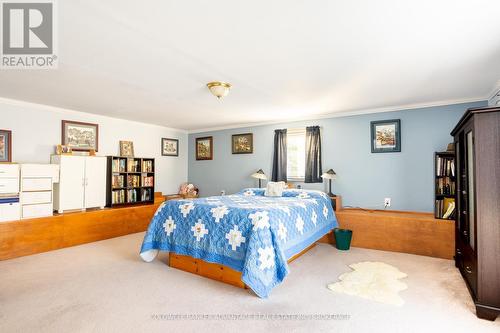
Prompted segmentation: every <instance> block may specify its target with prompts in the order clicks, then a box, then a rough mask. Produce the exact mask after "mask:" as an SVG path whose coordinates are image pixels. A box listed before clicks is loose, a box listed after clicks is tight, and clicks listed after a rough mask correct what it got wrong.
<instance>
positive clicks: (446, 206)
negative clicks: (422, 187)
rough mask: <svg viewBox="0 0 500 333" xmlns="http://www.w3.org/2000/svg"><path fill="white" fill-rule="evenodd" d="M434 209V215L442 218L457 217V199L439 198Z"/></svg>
mask: <svg viewBox="0 0 500 333" xmlns="http://www.w3.org/2000/svg"><path fill="white" fill-rule="evenodd" d="M434 209H435V211H434V216H436V217H438V218H440V219H453V218H454V217H455V199H454V198H443V199H437V200H436V205H435V208H434Z"/></svg>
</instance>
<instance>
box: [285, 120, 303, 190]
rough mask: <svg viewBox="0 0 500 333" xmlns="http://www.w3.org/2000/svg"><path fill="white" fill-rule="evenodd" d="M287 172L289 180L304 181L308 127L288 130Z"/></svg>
mask: <svg viewBox="0 0 500 333" xmlns="http://www.w3.org/2000/svg"><path fill="white" fill-rule="evenodd" d="M286 154H287V161H286V173H287V178H288V179H289V180H292V181H293V180H295V181H303V180H304V176H305V169H306V129H305V128H296V129H288V130H287V151H286Z"/></svg>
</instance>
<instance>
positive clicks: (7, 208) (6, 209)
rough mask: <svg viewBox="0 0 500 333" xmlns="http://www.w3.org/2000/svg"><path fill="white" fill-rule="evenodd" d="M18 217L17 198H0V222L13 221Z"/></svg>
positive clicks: (19, 216) (19, 212)
mask: <svg viewBox="0 0 500 333" xmlns="http://www.w3.org/2000/svg"><path fill="white" fill-rule="evenodd" d="M20 218H21V211H20V208H19V199H17V198H16V199H14V198H12V199H0V222H6V221H14V220H19V219H20Z"/></svg>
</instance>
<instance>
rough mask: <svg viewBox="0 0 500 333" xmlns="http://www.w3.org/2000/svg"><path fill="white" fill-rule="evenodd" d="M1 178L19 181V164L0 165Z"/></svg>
mask: <svg viewBox="0 0 500 333" xmlns="http://www.w3.org/2000/svg"><path fill="white" fill-rule="evenodd" d="M0 178H17V179H19V164H0Z"/></svg>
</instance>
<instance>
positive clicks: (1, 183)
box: [0, 178, 19, 195]
mask: <svg viewBox="0 0 500 333" xmlns="http://www.w3.org/2000/svg"><path fill="white" fill-rule="evenodd" d="M0 193H2V194H7V193H12V194H16V195H17V194H18V193H19V178H0Z"/></svg>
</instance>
